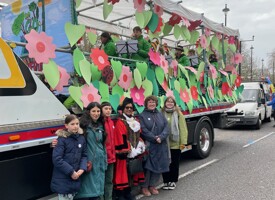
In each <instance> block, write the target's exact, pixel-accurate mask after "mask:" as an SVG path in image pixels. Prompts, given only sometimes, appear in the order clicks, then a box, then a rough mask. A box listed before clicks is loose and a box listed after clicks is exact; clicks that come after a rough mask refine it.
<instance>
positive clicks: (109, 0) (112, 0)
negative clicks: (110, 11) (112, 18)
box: [108, 0, 119, 5]
mask: <svg viewBox="0 0 275 200" xmlns="http://www.w3.org/2000/svg"><path fill="white" fill-rule="evenodd" d="M110 2H111V3H112V4H113V5H114V4H115V3H118V2H119V0H108V3H110Z"/></svg>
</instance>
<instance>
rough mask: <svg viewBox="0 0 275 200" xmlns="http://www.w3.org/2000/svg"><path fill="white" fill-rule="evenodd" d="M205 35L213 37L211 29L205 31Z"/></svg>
mask: <svg viewBox="0 0 275 200" xmlns="http://www.w3.org/2000/svg"><path fill="white" fill-rule="evenodd" d="M204 34H205V35H206V36H207V37H209V36H210V35H211V30H210V29H209V28H205V29H204Z"/></svg>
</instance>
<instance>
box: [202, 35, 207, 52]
mask: <svg viewBox="0 0 275 200" xmlns="http://www.w3.org/2000/svg"><path fill="white" fill-rule="evenodd" d="M200 44H201V47H202V48H203V49H206V47H207V40H206V37H205V35H201V36H200Z"/></svg>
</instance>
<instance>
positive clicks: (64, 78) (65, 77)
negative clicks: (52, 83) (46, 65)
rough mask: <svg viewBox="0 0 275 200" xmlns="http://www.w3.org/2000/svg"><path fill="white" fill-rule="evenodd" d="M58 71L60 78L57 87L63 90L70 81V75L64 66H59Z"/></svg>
mask: <svg viewBox="0 0 275 200" xmlns="http://www.w3.org/2000/svg"><path fill="white" fill-rule="evenodd" d="M58 71H59V73H60V79H59V82H58V84H57V86H56V87H55V89H56V90H57V91H60V92H61V91H62V90H63V87H64V86H66V85H68V84H69V83H68V82H69V79H70V75H69V74H68V73H67V71H66V69H65V68H63V67H60V66H58Z"/></svg>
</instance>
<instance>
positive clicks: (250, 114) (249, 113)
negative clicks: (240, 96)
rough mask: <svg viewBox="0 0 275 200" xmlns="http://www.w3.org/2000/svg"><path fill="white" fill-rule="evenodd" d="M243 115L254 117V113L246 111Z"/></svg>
mask: <svg viewBox="0 0 275 200" xmlns="http://www.w3.org/2000/svg"><path fill="white" fill-rule="evenodd" d="M244 114H245V115H247V116H253V115H255V111H246V112H245V113H244Z"/></svg>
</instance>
